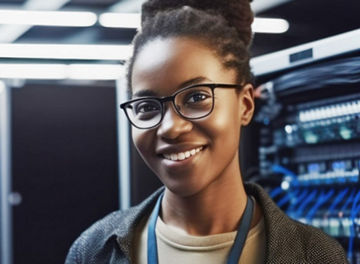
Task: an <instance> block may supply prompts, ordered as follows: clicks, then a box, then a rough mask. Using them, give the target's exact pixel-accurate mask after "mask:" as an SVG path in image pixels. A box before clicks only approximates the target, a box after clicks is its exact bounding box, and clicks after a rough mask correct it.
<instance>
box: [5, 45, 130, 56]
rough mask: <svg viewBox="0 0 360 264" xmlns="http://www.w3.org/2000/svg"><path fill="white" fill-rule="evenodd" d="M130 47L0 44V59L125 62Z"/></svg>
mask: <svg viewBox="0 0 360 264" xmlns="http://www.w3.org/2000/svg"><path fill="white" fill-rule="evenodd" d="M131 52H132V46H130V45H70V44H0V58H27V59H33V58H35V59H74V60H126V59H128V58H129V57H130V56H131Z"/></svg>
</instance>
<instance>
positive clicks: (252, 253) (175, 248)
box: [135, 217, 266, 264]
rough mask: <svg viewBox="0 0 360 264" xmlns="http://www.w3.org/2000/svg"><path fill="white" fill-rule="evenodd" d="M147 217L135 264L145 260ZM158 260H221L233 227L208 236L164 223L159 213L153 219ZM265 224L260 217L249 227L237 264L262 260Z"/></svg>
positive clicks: (191, 263)
mask: <svg viewBox="0 0 360 264" xmlns="http://www.w3.org/2000/svg"><path fill="white" fill-rule="evenodd" d="M148 224H149V220H147V223H146V224H145V225H144V227H143V228H142V229H141V233H140V234H139V235H140V236H139V237H138V241H139V243H137V247H136V251H135V254H136V255H135V256H136V263H137V264H147V229H148ZM155 232H156V238H157V247H158V258H159V264H169V263H170V264H184V263H186V264H199V263H206V264H221V263H224V264H225V263H226V260H227V256H228V254H229V252H230V249H231V247H232V245H233V242H234V240H235V236H236V233H237V232H236V231H234V232H229V233H223V234H216V235H210V236H193V235H189V234H187V233H185V232H184V231H182V230H179V229H177V228H175V227H172V226H168V225H166V224H165V223H164V222H163V221H162V220H161V218H160V217H158V219H157V222H156V229H155ZM265 243H266V242H265V228H264V219H263V218H262V219H261V220H260V221H259V222H258V223H257V224H256V225H255V226H254V227H253V228H251V229H250V231H249V233H248V236H247V238H246V242H245V245H244V248H243V251H242V254H241V257H240V260H239V264H260V263H264V260H265V246H266V245H265Z"/></svg>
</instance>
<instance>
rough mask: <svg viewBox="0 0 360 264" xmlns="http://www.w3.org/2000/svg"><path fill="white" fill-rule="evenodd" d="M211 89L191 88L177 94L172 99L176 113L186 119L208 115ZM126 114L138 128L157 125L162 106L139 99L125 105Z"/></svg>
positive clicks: (151, 100)
mask: <svg viewBox="0 0 360 264" xmlns="http://www.w3.org/2000/svg"><path fill="white" fill-rule="evenodd" d="M212 93H213V92H212V89H211V88H210V87H207V86H197V87H191V88H188V89H185V90H182V91H181V92H179V93H177V94H176V95H175V98H174V102H173V103H174V106H175V109H176V111H177V112H178V113H179V114H180V115H181V116H183V117H184V118H188V119H197V118H201V117H204V116H206V115H208V114H209V113H210V112H211V110H212V108H213V94H212ZM126 112H127V114H128V117H129V119H130V120H131V122H132V123H133V124H134V125H135V126H137V127H140V128H148V127H153V126H156V125H158V124H159V123H160V122H161V120H162V115H163V113H164V111H163V105H162V103H161V102H160V100H157V99H153V98H149V99H146V98H144V99H141V100H138V101H135V102H132V103H131V104H129V105H127V107H126Z"/></svg>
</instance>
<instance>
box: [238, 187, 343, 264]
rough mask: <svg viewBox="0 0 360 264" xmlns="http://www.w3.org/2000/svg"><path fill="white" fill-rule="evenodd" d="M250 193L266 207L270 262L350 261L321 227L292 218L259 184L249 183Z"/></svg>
mask: <svg viewBox="0 0 360 264" xmlns="http://www.w3.org/2000/svg"><path fill="white" fill-rule="evenodd" d="M245 188H246V191H247V193H248V194H251V195H252V196H254V197H255V199H256V200H257V202H258V203H259V204H260V206H261V208H262V210H263V216H264V223H265V231H266V232H265V233H266V241H267V245H266V251H267V263H290V262H291V261H295V260H297V261H300V260H302V261H303V262H302V263H348V262H347V260H346V256H345V252H344V249H343V248H342V246H341V245H340V244H339V243H338V242H337V241H336V240H335V239H333V238H332V237H330V236H328V235H327V234H325V233H324V232H322V231H321V230H320V229H317V228H315V227H312V226H309V225H305V224H303V223H300V222H298V221H295V220H293V219H291V218H289V217H288V216H287V215H286V214H285V213H284V212H283V211H282V210H281V209H280V208H279V207H278V206H277V205H276V204H275V203H274V202H273V201H272V199H271V198H270V197H269V195H268V194H267V192H266V191H265V190H264V189H263V188H262V187H260V186H259V185H257V184H253V183H247V184H245ZM298 263H300V262H298Z"/></svg>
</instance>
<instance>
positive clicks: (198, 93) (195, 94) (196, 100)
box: [182, 89, 211, 106]
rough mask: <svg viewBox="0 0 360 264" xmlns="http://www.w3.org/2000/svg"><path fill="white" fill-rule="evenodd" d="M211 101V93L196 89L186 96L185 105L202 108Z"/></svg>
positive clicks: (184, 98)
mask: <svg viewBox="0 0 360 264" xmlns="http://www.w3.org/2000/svg"><path fill="white" fill-rule="evenodd" d="M209 99H211V91H208V90H205V89H196V90H190V91H188V93H186V94H184V97H183V100H182V102H183V104H184V105H187V106H191V105H192V106H196V105H197V106H200V105H203V104H207V103H208V102H209Z"/></svg>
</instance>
